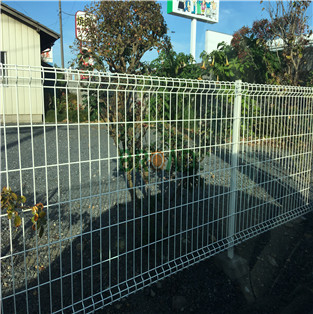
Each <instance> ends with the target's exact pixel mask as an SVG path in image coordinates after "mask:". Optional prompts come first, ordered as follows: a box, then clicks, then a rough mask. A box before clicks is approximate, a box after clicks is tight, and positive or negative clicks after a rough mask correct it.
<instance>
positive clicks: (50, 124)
mask: <svg viewBox="0 0 313 314" xmlns="http://www.w3.org/2000/svg"><path fill="white" fill-rule="evenodd" d="M1 66H2V69H3V71H2V72H1V73H3V77H2V84H1V106H0V114H1V128H0V129H1V188H2V187H4V186H6V187H7V188H11V189H12V191H13V192H14V193H16V195H17V196H20V195H24V196H25V197H26V201H25V203H24V204H22V205H21V207H22V208H20V209H19V212H20V215H19V216H20V217H21V226H20V227H18V228H16V227H15V223H14V220H13V218H12V219H11V220H9V219H8V214H7V212H6V210H7V208H5V207H4V206H2V209H1V296H2V303H1V310H2V311H3V312H4V313H13V312H17V313H19V312H21V313H25V312H27V313H33V312H42V313H48V312H62V311H63V312H64V313H72V312H83V311H84V312H92V311H94V310H96V309H98V308H101V307H103V306H105V305H108V304H110V303H112V302H113V301H115V300H117V299H120V298H122V297H124V296H127V295H129V294H131V293H133V292H135V291H137V290H138V289H141V288H143V287H145V286H146V285H149V284H151V283H153V282H156V281H158V280H160V279H162V278H164V277H166V276H169V275H171V274H173V273H175V272H177V271H179V270H181V269H183V268H185V267H188V266H190V265H192V264H194V263H196V262H198V261H200V260H202V259H204V258H207V257H209V256H212V255H214V254H216V253H218V252H221V251H222V250H225V249H228V248H230V247H232V246H233V245H235V244H236V243H238V242H240V241H242V240H244V239H246V238H249V237H251V236H253V235H257V234H259V233H260V232H263V231H265V230H268V229H269V228H272V227H274V226H276V225H278V224H280V223H283V222H285V221H287V220H290V219H292V218H294V217H297V216H299V215H302V214H304V213H305V212H307V211H308V210H310V209H312V207H310V206H312V195H310V194H309V188H310V184H311V183H310V176H311V165H312V114H313V104H312V99H313V93H312V89H311V88H306V89H305V88H291V87H272V86H259V85H249V84H244V83H240V82H236V84H235V83H226V82H211V81H202V80H182V79H171V78H158V77H146V76H132V75H122V74H120V75H116V74H114V75H113V74H108V73H99V72H93V73H91V72H79V71H75V70H67V71H64V70H61V69H56V68H30V67H20V66H3V65H1ZM38 203H42V204H43V206H44V207H43V212H44V213H45V214H46V216H45V217H44V218H45V219H42V220H40V219H39V223H40V225H39V224H38V220H36V221H35V220H34V217H36V211H34V209H32V208H33V205H35V204H38ZM3 205H5V204H3ZM38 206H39V207H40V205H38ZM38 206H37V207H38ZM31 218H33V221H31ZM39 218H41V217H40V216H39ZM32 226H33V228H32ZM42 227H43V228H44V229H41V228H42ZM33 229H35V230H33ZM36 229H37V230H36ZM41 230H42V231H41ZM40 236H41V237H40Z"/></svg>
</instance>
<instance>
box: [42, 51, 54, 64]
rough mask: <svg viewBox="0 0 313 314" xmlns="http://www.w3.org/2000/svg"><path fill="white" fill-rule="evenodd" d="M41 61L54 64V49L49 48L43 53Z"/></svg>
mask: <svg viewBox="0 0 313 314" xmlns="http://www.w3.org/2000/svg"><path fill="white" fill-rule="evenodd" d="M41 60H42V61H43V62H46V63H53V53H52V48H47V49H46V50H44V51H43V52H42V53H41Z"/></svg>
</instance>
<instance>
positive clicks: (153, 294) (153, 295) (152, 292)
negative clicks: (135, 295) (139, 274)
mask: <svg viewBox="0 0 313 314" xmlns="http://www.w3.org/2000/svg"><path fill="white" fill-rule="evenodd" d="M150 295H151V296H152V297H153V298H154V297H155V296H156V293H155V292H154V291H153V290H152V289H151V291H150Z"/></svg>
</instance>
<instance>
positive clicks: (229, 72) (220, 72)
mask: <svg viewBox="0 0 313 314" xmlns="http://www.w3.org/2000/svg"><path fill="white" fill-rule="evenodd" d="M200 57H201V58H202V62H203V64H202V68H203V69H207V72H209V73H208V74H209V77H212V76H214V78H215V79H216V80H218V81H219V80H222V81H232V80H235V79H238V78H242V77H241V74H242V73H243V70H244V66H243V65H242V64H241V63H240V62H239V61H238V58H237V56H236V54H235V52H234V49H233V48H232V47H231V46H230V45H227V44H226V43H225V42H221V43H219V44H218V45H217V49H216V50H213V51H211V53H209V54H208V53H207V52H205V51H203V52H202V53H201V54H200Z"/></svg>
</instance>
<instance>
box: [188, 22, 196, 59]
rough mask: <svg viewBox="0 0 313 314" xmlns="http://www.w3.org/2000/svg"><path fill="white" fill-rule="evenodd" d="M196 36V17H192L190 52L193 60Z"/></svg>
mask: <svg viewBox="0 0 313 314" xmlns="http://www.w3.org/2000/svg"><path fill="white" fill-rule="evenodd" d="M196 36H197V19H192V20H191V29H190V54H191V55H192V57H193V58H194V59H195V60H196Z"/></svg>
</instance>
